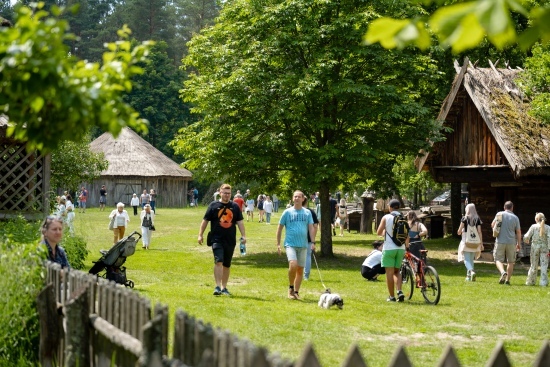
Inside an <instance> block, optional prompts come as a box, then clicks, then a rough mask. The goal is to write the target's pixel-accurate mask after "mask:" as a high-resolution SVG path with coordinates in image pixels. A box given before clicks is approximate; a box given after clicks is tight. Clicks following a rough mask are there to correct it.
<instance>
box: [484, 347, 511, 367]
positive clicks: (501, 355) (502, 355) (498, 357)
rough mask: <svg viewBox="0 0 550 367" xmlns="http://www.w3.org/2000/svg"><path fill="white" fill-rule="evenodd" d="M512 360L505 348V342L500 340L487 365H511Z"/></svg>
mask: <svg viewBox="0 0 550 367" xmlns="http://www.w3.org/2000/svg"><path fill="white" fill-rule="evenodd" d="M511 366H512V365H511V364H510V361H509V360H508V357H507V356H506V351H505V350H504V343H503V342H502V341H500V342H498V344H497V346H496V347H495V349H494V350H493V354H492V355H491V358H490V359H489V361H488V362H487V367H511Z"/></svg>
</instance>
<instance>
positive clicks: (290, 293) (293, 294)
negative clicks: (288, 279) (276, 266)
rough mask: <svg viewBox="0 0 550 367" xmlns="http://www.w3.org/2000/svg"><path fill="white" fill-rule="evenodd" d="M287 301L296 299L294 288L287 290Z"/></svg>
mask: <svg viewBox="0 0 550 367" xmlns="http://www.w3.org/2000/svg"><path fill="white" fill-rule="evenodd" d="M288 299H296V296H295V292H294V288H288Z"/></svg>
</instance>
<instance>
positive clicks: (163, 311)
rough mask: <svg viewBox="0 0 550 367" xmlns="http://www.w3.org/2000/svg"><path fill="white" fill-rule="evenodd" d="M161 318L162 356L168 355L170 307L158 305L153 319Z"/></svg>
mask: <svg viewBox="0 0 550 367" xmlns="http://www.w3.org/2000/svg"><path fill="white" fill-rule="evenodd" d="M156 316H160V317H161V319H162V355H163V356H167V355H168V306H166V305H162V304H160V303H157V304H156V305H155V309H154V315H153V317H156Z"/></svg>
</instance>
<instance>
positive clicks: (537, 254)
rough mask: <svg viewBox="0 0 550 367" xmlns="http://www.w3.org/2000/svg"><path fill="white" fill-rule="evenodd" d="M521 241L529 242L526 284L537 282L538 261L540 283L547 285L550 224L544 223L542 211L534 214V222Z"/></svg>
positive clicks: (544, 218)
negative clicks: (529, 254) (529, 260)
mask: <svg viewBox="0 0 550 367" xmlns="http://www.w3.org/2000/svg"><path fill="white" fill-rule="evenodd" d="M523 242H525V243H527V244H528V243H531V267H530V268H529V273H527V281H526V282H525V284H526V285H535V283H536V282H537V268H538V266H539V263H540V283H539V284H540V285H541V286H543V287H546V286H547V285H548V249H550V226H549V225H547V224H546V217H545V216H544V214H543V213H537V214H536V215H535V224H533V225H532V226H531V228H529V230H528V231H527V233H526V234H525V236H523Z"/></svg>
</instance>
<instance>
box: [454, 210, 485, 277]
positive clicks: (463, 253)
mask: <svg viewBox="0 0 550 367" xmlns="http://www.w3.org/2000/svg"><path fill="white" fill-rule="evenodd" d="M481 224H482V222H481V219H479V215H477V211H476V206H475V205H474V204H468V205H466V208H465V215H464V217H463V218H462V219H461V220H460V227H458V231H457V234H458V235H459V236H462V240H461V241H460V245H458V262H461V261H462V260H464V265H465V266H466V281H467V282H469V281H472V282H475V281H476V273H475V271H474V260H475V259H477V258H479V257H480V256H481V251H483V237H482V234H481ZM468 225H470V226H473V227H476V229H477V233H478V234H479V238H480V244H479V246H478V247H476V248H471V247H468V246H466V235H467V229H468Z"/></svg>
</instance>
